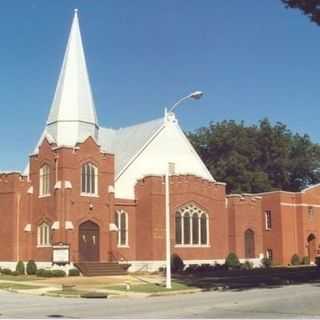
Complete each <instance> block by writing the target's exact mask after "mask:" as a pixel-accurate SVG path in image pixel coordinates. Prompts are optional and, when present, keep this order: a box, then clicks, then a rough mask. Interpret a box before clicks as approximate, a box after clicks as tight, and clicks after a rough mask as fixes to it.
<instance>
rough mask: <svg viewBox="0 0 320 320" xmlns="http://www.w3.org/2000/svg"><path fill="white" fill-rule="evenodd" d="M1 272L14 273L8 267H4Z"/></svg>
mask: <svg viewBox="0 0 320 320" xmlns="http://www.w3.org/2000/svg"><path fill="white" fill-rule="evenodd" d="M1 273H2V274H12V271H11V270H10V269H8V268H4V269H2V270H1Z"/></svg>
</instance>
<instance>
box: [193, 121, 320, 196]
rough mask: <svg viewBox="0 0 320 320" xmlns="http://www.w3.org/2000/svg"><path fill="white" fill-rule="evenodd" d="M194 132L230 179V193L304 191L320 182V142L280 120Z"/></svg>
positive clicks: (202, 151) (199, 146)
mask: <svg viewBox="0 0 320 320" xmlns="http://www.w3.org/2000/svg"><path fill="white" fill-rule="evenodd" d="M188 136H189V139H190V140H191V143H192V144H193V146H194V147H195V149H196V150H197V152H198V153H199V155H200V157H201V158H202V160H203V161H204V163H205V164H206V166H207V167H208V169H209V171H210V172H211V174H212V175H213V177H214V178H215V179H216V180H217V181H223V182H226V183H227V192H233V193H242V192H248V193H257V192H266V191H272V190H279V189H282V190H287V191H300V190H301V189H303V188H305V187H307V186H308V185H311V184H315V183H318V182H320V170H319V168H320V145H318V144H315V143H313V142H312V141H311V140H310V137H309V136H308V135H300V134H293V133H292V132H291V131H290V130H289V129H288V128H287V126H286V125H284V124H282V123H280V122H277V123H276V124H274V125H272V124H271V123H270V121H269V120H268V119H263V120H261V121H260V122H259V124H258V125H251V126H245V125H244V122H240V123H237V122H235V121H222V122H218V123H210V124H209V126H208V127H204V128H200V129H198V130H197V131H196V132H194V133H189V134H188Z"/></svg>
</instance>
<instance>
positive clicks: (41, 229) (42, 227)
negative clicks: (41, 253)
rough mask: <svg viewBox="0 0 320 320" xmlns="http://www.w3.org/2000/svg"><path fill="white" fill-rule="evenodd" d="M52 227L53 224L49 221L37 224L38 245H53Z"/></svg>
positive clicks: (40, 246)
mask: <svg viewBox="0 0 320 320" xmlns="http://www.w3.org/2000/svg"><path fill="white" fill-rule="evenodd" d="M51 236H52V229H51V224H50V223H48V222H47V221H42V222H40V223H39V224H38V226H37V247H38V248H46V247H51V240H52V239H51Z"/></svg>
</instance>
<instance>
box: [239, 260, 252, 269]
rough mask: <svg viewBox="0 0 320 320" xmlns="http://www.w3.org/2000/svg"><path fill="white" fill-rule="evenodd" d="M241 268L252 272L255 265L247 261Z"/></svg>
mask: <svg viewBox="0 0 320 320" xmlns="http://www.w3.org/2000/svg"><path fill="white" fill-rule="evenodd" d="M240 268H241V269H242V270H252V269H253V263H252V262H251V261H248V260H246V261H245V262H244V263H242V264H241V266H240Z"/></svg>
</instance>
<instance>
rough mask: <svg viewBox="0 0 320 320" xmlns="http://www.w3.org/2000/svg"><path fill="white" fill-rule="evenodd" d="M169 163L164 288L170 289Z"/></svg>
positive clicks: (166, 183) (166, 181) (166, 190)
mask: <svg viewBox="0 0 320 320" xmlns="http://www.w3.org/2000/svg"><path fill="white" fill-rule="evenodd" d="M169 186H170V184H169V164H167V172H166V176H165V198H166V288H167V289H171V252H170V251H171V248H170V190H169Z"/></svg>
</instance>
